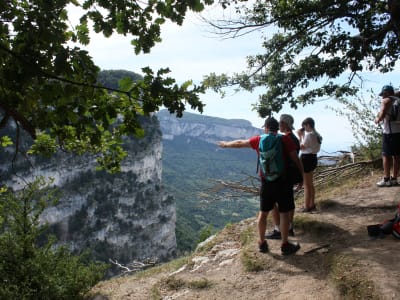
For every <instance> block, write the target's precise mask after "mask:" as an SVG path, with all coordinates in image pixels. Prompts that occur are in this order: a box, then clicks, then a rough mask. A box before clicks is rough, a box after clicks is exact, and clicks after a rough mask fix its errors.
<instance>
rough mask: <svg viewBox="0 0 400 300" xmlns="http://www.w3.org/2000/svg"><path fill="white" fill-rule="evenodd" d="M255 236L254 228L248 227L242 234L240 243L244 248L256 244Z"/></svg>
mask: <svg viewBox="0 0 400 300" xmlns="http://www.w3.org/2000/svg"><path fill="white" fill-rule="evenodd" d="M254 238H255V234H254V228H253V227H252V226H249V227H247V228H246V229H245V230H243V231H242V232H241V233H240V243H241V244H242V247H244V246H247V245H249V244H251V243H252V242H254Z"/></svg>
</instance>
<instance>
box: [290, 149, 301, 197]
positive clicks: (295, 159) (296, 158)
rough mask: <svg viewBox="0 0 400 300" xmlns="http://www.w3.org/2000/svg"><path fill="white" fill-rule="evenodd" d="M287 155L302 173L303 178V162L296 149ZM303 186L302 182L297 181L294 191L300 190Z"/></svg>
mask: <svg viewBox="0 0 400 300" xmlns="http://www.w3.org/2000/svg"><path fill="white" fill-rule="evenodd" d="M289 157H290V159H291V160H292V161H293V162H294V163H295V164H296V167H297V168H298V169H299V170H300V174H301V175H302V177H303V178H304V169H303V163H302V162H301V160H300V159H299V156H298V155H297V152H296V151H292V152H290V153H289ZM302 187H303V182H299V183H298V184H297V186H296V189H295V191H296V192H298V191H300V190H301V188H302Z"/></svg>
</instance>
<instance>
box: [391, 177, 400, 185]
mask: <svg viewBox="0 0 400 300" xmlns="http://www.w3.org/2000/svg"><path fill="white" fill-rule="evenodd" d="M390 184H391V185H392V186H396V185H399V183H398V182H397V178H394V177H390Z"/></svg>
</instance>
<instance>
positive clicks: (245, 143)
mask: <svg viewBox="0 0 400 300" xmlns="http://www.w3.org/2000/svg"><path fill="white" fill-rule="evenodd" d="M217 145H218V146H219V147H221V148H251V144H250V140H234V141H229V142H227V141H219V142H217Z"/></svg>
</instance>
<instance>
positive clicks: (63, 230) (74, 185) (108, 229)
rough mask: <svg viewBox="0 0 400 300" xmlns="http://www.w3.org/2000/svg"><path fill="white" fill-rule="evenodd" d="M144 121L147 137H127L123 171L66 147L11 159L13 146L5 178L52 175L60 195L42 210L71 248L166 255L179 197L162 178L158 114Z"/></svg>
mask: <svg viewBox="0 0 400 300" xmlns="http://www.w3.org/2000/svg"><path fill="white" fill-rule="evenodd" d="M142 126H143V127H144V129H145V132H146V136H145V138H143V139H134V138H129V139H126V143H125V145H124V146H125V148H126V149H127V150H128V156H127V158H126V159H125V160H124V161H123V165H122V171H121V172H120V173H119V174H115V175H114V174H113V175H111V174H108V173H106V172H102V171H101V172H100V171H95V161H94V158H93V157H89V156H80V157H76V156H72V155H70V154H65V153H62V152H60V153H58V154H57V155H56V156H55V157H53V158H52V159H50V160H47V159H43V158H41V159H40V158H37V159H34V160H32V161H31V162H30V163H28V162H27V160H26V159H23V158H20V159H18V161H17V162H16V163H14V164H13V165H11V164H10V158H11V155H12V153H11V151H12V149H10V150H9V153H8V155H2V157H1V165H2V172H1V177H2V180H3V183H5V181H6V182H7V184H8V185H10V186H12V187H13V188H14V189H16V188H20V187H21V186H22V185H23V184H24V182H26V181H30V180H32V179H33V178H34V177H35V176H44V177H46V178H53V179H54V185H56V186H57V187H59V188H60V191H61V198H60V200H59V203H58V204H57V205H56V206H53V207H49V208H47V209H46V210H45V211H44V213H43V215H42V221H43V222H48V223H49V224H51V231H52V232H53V233H55V234H56V236H57V237H58V238H59V241H60V242H61V243H63V244H66V245H68V246H69V247H70V248H71V249H72V250H76V251H81V250H84V249H89V250H91V252H92V253H93V255H94V257H95V258H97V259H99V260H102V261H108V260H109V259H110V258H112V259H117V260H118V261H119V262H121V263H128V262H130V261H132V260H140V259H143V258H156V259H157V260H161V261H162V260H166V259H168V258H170V257H171V256H173V255H174V253H175V251H176V239H175V221H176V215H175V203H174V200H173V198H172V197H171V196H168V195H166V193H165V192H164V189H163V187H162V183H161V173H162V161H161V153H162V142H161V131H160V128H159V123H158V120H157V119H156V117H152V118H146V119H145V118H144V119H143V120H142Z"/></svg>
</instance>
